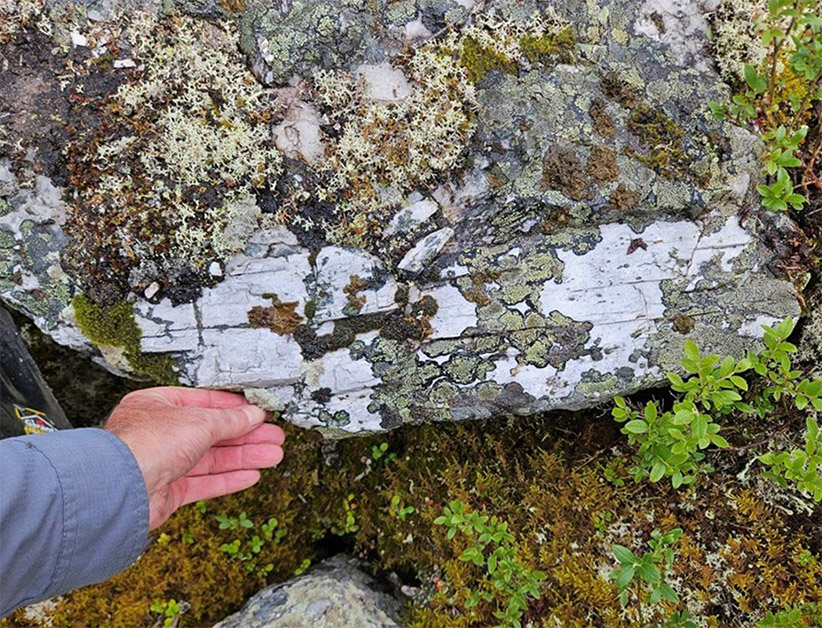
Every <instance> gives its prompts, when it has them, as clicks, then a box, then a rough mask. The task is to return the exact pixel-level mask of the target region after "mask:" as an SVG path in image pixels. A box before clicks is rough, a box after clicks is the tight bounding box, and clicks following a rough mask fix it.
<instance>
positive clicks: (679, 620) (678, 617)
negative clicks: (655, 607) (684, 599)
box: [653, 611, 699, 628]
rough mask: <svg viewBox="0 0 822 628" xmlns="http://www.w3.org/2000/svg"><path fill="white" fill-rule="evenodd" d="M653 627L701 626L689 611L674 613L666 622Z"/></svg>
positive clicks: (678, 627) (691, 627)
mask: <svg viewBox="0 0 822 628" xmlns="http://www.w3.org/2000/svg"><path fill="white" fill-rule="evenodd" d="M653 628H699V626H698V624H697V623H696V622H695V621H694V620H693V619H691V616H690V615H689V614H688V611H682V612H680V613H674V614H673V615H671V617H670V618H669V619H668V621H666V622H665V623H664V624H662V625H660V626H654V627H653Z"/></svg>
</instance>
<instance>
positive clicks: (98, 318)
mask: <svg viewBox="0 0 822 628" xmlns="http://www.w3.org/2000/svg"><path fill="white" fill-rule="evenodd" d="M71 305H72V307H73V309H74V316H75V319H76V320H77V326H78V327H79V328H80V331H82V332H83V335H84V336H85V337H86V338H88V339H89V340H90V341H91V343H92V344H94V345H95V346H97V347H104V348H105V347H119V348H122V349H123V356H124V357H125V359H126V360H127V362H128V365H129V366H130V367H131V369H132V370H133V371H134V372H135V373H137V374H140V375H146V376H147V377H150V378H151V379H152V380H154V381H155V382H157V383H158V384H167V385H168V384H177V383H179V380H178V377H177V374H176V373H175V371H174V366H173V362H172V360H171V359H170V358H168V357H165V356H161V355H151V354H144V353H142V351H141V350H140V340H141V339H142V336H143V334H142V331H141V330H140V327H139V326H138V325H137V321H136V320H135V319H134V306H132V305H131V303H127V302H125V301H122V302H120V303H116V304H114V305H111V306H108V307H103V306H100V305H98V304H96V303H94V302H93V301H91V300H90V299H89V298H88V297H86V296H85V295H83V294H78V295H77V296H76V297H74V299H72V301H71Z"/></svg>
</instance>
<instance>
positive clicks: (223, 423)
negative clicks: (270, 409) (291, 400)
mask: <svg viewBox="0 0 822 628" xmlns="http://www.w3.org/2000/svg"><path fill="white" fill-rule="evenodd" d="M198 414H199V415H200V416H201V417H203V420H205V422H206V430H207V432H208V437H209V440H210V441H211V442H210V443H209V446H211V445H214V444H216V443H219V442H220V441H222V440H228V439H231V438H240V437H241V436H245V435H246V434H248V433H249V432H250V431H251V430H253V429H254V428H256V427H257V426H258V425H260V424H261V423H263V422H264V421H265V420H266V417H267V416H268V413H267V412H266V411H265V410H263V409H262V408H258V407H257V406H252V405H245V406H237V407H234V408H219V409H216V408H215V409H198Z"/></svg>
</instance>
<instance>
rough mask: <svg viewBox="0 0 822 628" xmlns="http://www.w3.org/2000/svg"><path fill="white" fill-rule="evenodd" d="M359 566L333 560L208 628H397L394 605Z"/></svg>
mask: <svg viewBox="0 0 822 628" xmlns="http://www.w3.org/2000/svg"><path fill="white" fill-rule="evenodd" d="M359 565H360V562H359V561H358V560H356V559H354V558H350V557H348V556H342V555H339V556H334V557H333V558H329V559H328V560H325V561H323V562H321V563H320V564H318V565H317V566H316V567H314V568H313V569H311V570H310V571H309V572H308V573H306V574H304V575H302V576H298V577H296V578H294V579H292V580H289V581H288V582H284V583H282V584H278V585H275V586H271V587H268V588H267V589H263V590H262V591H260V592H259V593H257V594H256V595H255V596H254V597H252V598H251V599H250V600H249V601H248V603H247V604H246V605H245V608H243V609H242V610H241V611H239V612H238V613H235V614H234V615H231V616H230V617H227V618H226V619H224V620H223V621H221V622H220V623H219V624H217V625H216V626H214V628H398V627H399V626H400V624H399V623H398V619H397V618H398V617H399V613H400V604H399V602H397V601H396V600H395V599H394V598H392V597H391V596H390V595H388V594H387V593H382V592H380V591H379V590H378V589H377V588H375V585H376V583H375V581H374V580H373V579H372V578H371V577H370V576H368V575H367V574H365V573H364V572H363V571H361V570H360V569H359Z"/></svg>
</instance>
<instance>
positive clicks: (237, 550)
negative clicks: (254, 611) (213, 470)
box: [192, 512, 287, 578]
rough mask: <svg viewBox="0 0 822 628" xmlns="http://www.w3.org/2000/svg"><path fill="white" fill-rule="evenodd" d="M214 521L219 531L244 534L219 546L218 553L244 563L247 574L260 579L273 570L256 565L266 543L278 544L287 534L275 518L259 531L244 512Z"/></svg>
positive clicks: (271, 567)
mask: <svg viewBox="0 0 822 628" xmlns="http://www.w3.org/2000/svg"><path fill="white" fill-rule="evenodd" d="M215 519H216V520H217V522H218V523H219V524H220V526H219V528H220V530H236V531H238V532H245V534H244V535H242V536H241V538H234V539H232V540H231V541H229V542H227V543H223V544H222V545H220V551H222V552H223V553H224V554H227V555H228V556H230V557H231V558H232V559H234V560H238V561H240V562H242V563H244V564H245V570H246V572H247V573H252V572H256V574H257V575H258V576H259V577H260V578H264V577H265V576H267V575H268V574H269V573H270V572H271V571H272V570H273V569H274V564H273V563H265V564H262V565H260V564H258V563H259V562H260V561H258V558H259V556H260V554H261V553H262V551H263V549H264V548H265V546H266V544H267V543H269V542H271V543H274V544H279V543H280V541H282V539H283V537H285V535H286V534H287V532H286V530H285V529H284V528H282V527H280V525H279V521H278V520H277V519H276V518H274V517H271V518H270V519H268V521H266V522H265V523H263V524H262V525H261V526H260V527H259V530H258V529H257V526H256V525H255V524H254V522H253V521H252V520H251V519H249V518H248V516H247V515H246V513H245V512H241V513H240V515H239V516H238V517H228V516H226V515H217V516H216V517H215ZM252 533H253V534H252ZM249 534H250V536H249ZM192 540H193V539H192Z"/></svg>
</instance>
